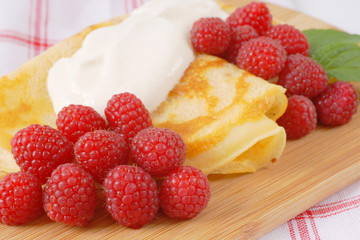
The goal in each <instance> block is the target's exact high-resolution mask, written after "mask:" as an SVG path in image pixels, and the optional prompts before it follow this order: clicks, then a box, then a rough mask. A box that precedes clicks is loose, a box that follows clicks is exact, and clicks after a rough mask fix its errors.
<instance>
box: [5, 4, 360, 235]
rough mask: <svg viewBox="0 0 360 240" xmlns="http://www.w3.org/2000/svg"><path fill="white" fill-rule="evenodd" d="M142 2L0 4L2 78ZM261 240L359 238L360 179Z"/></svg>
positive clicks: (128, 11)
mask: <svg viewBox="0 0 360 240" xmlns="http://www.w3.org/2000/svg"><path fill="white" fill-rule="evenodd" d="M145 1H147V0H102V1H101V0H76V1H75V0H11V1H10V0H0V4H1V8H0V75H4V74H6V73H8V72H10V71H12V70H14V69H16V68H17V67H19V66H20V65H21V64H22V63H24V62H26V61H27V60H28V59H30V58H33V57H35V56H37V55H39V54H40V53H41V52H43V51H44V50H46V49H47V48H49V47H51V46H52V45H53V44H55V43H56V42H58V41H60V40H62V39H64V38H67V37H69V36H71V35H73V34H75V33H77V32H79V31H80V30H81V29H83V28H85V27H86V26H89V25H91V24H94V23H97V22H100V21H103V20H106V19H108V18H110V17H113V16H116V15H122V14H125V13H130V12H131V11H132V10H133V9H135V8H136V7H138V6H140V5H141V4H143V3H144V2H145ZM261 239H262V240H278V239H280V240H282V239H291V240H295V239H301V240H305V239H322V240H332V239H334V240H339V239H345V240H350V239H354V240H358V239H360V181H359V182H356V183H354V184H352V185H351V186H349V187H347V188H346V189H343V190H342V191H340V192H338V193H337V194H335V195H334V196H332V197H330V198H329V199H327V200H325V201H323V202H321V203H319V204H318V205H316V206H314V207H312V208H310V209H309V210H307V211H305V212H304V213H302V214H300V215H298V216H297V217H295V218H294V219H291V220H290V221H288V222H287V223H285V224H283V225H281V226H279V227H278V228H277V229H275V230H273V231H272V232H270V233H268V234H266V235H265V236H263V237H262V238H261Z"/></svg>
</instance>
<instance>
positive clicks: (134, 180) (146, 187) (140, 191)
mask: <svg viewBox="0 0 360 240" xmlns="http://www.w3.org/2000/svg"><path fill="white" fill-rule="evenodd" d="M104 192H105V200H106V210H107V211H108V212H109V213H110V214H111V216H112V218H113V219H115V220H116V221H118V223H119V224H121V225H124V226H127V227H131V228H140V227H142V226H143V225H145V224H146V223H148V222H149V221H151V220H152V219H153V218H154V217H155V216H156V213H157V212H158V210H159V193H158V188H157V185H156V181H155V180H154V179H152V178H151V176H150V174H149V173H147V172H145V171H144V170H142V169H141V168H140V167H135V166H126V165H119V166H117V167H115V168H114V169H112V170H110V171H109V173H108V175H107V177H106V178H105V180H104Z"/></svg>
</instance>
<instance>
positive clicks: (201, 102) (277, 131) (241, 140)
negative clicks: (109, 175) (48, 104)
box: [151, 54, 287, 174]
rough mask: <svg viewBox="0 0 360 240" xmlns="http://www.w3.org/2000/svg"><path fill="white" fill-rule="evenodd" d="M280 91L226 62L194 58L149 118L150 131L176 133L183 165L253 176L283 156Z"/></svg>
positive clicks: (203, 56) (284, 101)
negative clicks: (183, 149) (159, 129)
mask: <svg viewBox="0 0 360 240" xmlns="http://www.w3.org/2000/svg"><path fill="white" fill-rule="evenodd" d="M284 93H285V89H284V88H282V87H281V86H278V85H275V84H271V83H269V82H268V81H265V80H263V79H261V78H259V77H256V76H255V75H253V74H251V73H249V72H247V71H245V70H242V69H239V68H238V67H237V66H235V65H233V64H230V63H228V62H227V61H225V60H223V59H221V58H218V57H214V56H210V55H206V54H199V55H197V56H196V59H195V61H194V62H192V63H191V65H190V67H189V68H188V69H187V70H186V72H185V73H184V76H183V77H182V78H181V80H180V81H179V83H178V84H177V85H176V86H175V87H174V89H173V90H172V91H171V92H170V93H169V95H168V98H167V99H166V101H164V102H163V103H162V104H161V105H160V106H159V107H158V109H157V110H156V111H155V112H153V113H152V115H151V117H152V120H153V124H154V126H156V127H163V128H169V129H171V130H174V131H175V132H177V133H179V134H180V135H181V136H182V138H183V139H184V141H185V143H186V146H187V152H186V155H187V158H186V162H185V164H186V165H192V166H195V167H198V168H200V169H202V170H203V171H204V172H205V173H207V174H209V173H239V172H254V171H256V170H257V169H259V168H261V167H263V166H265V165H266V164H267V163H269V162H275V161H276V160H277V159H278V158H279V157H280V155H281V153H282V152H283V149H284V147H285V142H286V135H285V131H284V129H283V128H282V127H279V126H278V125H277V124H276V122H275V120H276V119H278V118H279V117H280V116H281V115H282V114H283V113H284V111H285V109H286V107H287V98H286V96H285V95H284Z"/></svg>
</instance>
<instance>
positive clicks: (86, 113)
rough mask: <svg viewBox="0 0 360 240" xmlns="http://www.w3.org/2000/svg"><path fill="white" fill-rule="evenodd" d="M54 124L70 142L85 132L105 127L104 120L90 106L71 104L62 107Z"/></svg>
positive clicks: (73, 141) (74, 141)
mask: <svg viewBox="0 0 360 240" xmlns="http://www.w3.org/2000/svg"><path fill="white" fill-rule="evenodd" d="M56 125H57V127H58V129H59V131H60V132H62V133H63V134H64V136H65V137H67V138H68V139H69V140H70V141H71V142H72V143H74V144H75V143H76V141H77V140H78V139H79V138H80V137H81V136H82V135H84V134H85V133H87V132H91V131H94V130H97V129H106V122H105V119H103V118H102V117H101V116H100V114H99V113H98V112H96V111H95V110H94V109H93V108H92V107H88V106H83V105H74V104H71V105H69V106H67V107H64V108H63V109H62V110H61V111H60V112H59V113H58V118H57V119H56Z"/></svg>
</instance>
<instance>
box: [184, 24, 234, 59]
mask: <svg viewBox="0 0 360 240" xmlns="http://www.w3.org/2000/svg"><path fill="white" fill-rule="evenodd" d="M190 38H191V43H192V45H193V46H194V49H195V51H197V52H201V53H207V54H213V55H219V54H222V53H223V52H224V51H225V50H226V49H227V48H228V46H229V43H230V28H229V26H228V25H227V24H226V23H225V22H224V21H223V20H221V19H220V18H201V19H200V20H198V21H196V22H195V23H194V25H193V27H192V29H191V31H190Z"/></svg>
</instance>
